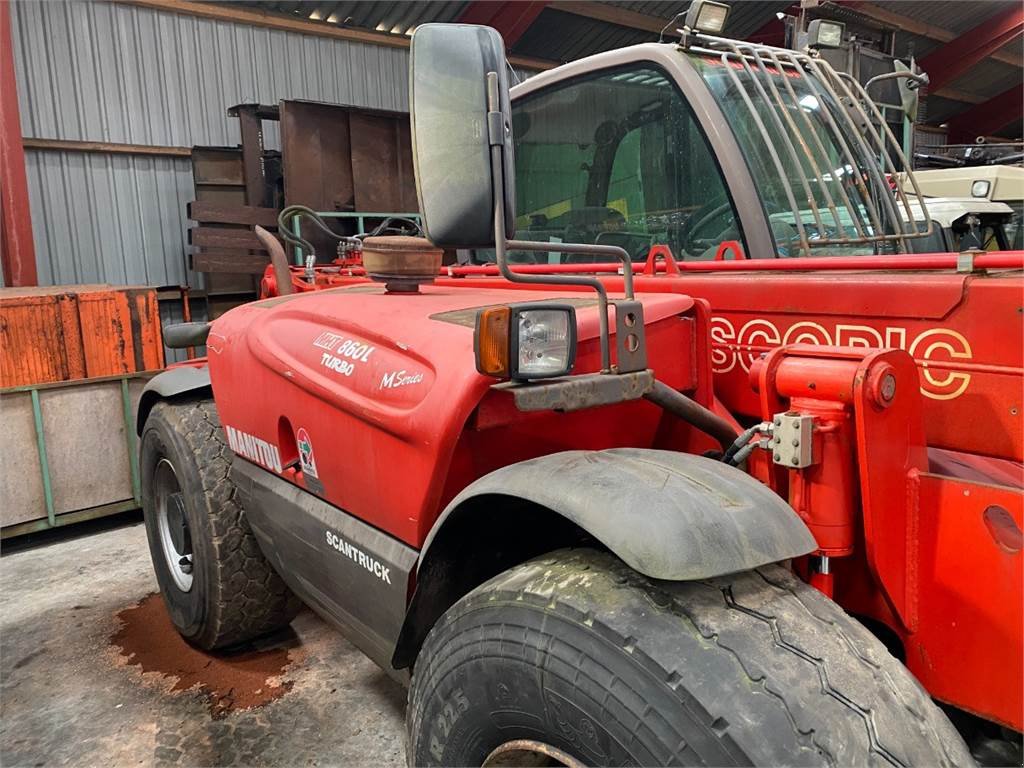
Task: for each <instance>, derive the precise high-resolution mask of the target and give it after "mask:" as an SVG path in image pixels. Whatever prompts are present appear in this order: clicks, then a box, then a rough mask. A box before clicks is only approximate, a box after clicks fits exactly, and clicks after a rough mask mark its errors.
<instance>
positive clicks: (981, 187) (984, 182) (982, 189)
mask: <svg viewBox="0 0 1024 768" xmlns="http://www.w3.org/2000/svg"><path fill="white" fill-rule="evenodd" d="M991 188H992V182H990V181H989V180H988V179H978V180H977V181H976V182H974V183H973V184H971V197H988V191H989V189H991Z"/></svg>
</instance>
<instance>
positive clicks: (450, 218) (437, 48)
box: [409, 24, 516, 248]
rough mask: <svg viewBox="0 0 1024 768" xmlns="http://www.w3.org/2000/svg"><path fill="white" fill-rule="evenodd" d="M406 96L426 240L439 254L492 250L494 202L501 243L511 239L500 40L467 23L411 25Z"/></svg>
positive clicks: (507, 117)
mask: <svg viewBox="0 0 1024 768" xmlns="http://www.w3.org/2000/svg"><path fill="white" fill-rule="evenodd" d="M409 94H410V98H409V101H410V107H409V117H410V121H411V127H412V130H411V134H412V161H413V169H414V171H415V174H416V194H417V196H418V198H419V204H420V214H421V216H422V222H423V229H424V231H425V232H426V235H427V239H428V240H430V241H431V242H432V243H433V244H434V245H435V246H437V247H438V248H487V247H492V246H494V244H495V242H494V240H495V224H494V220H495V217H494V214H495V206H496V205H497V204H498V203H499V202H500V204H501V205H502V206H503V208H504V214H505V215H504V219H505V237H506V238H507V239H511V238H512V237H514V236H515V219H516V210H515V162H514V160H513V156H512V119H511V105H510V101H509V94H508V67H507V65H506V63H505V46H504V43H503V41H502V39H501V35H499V34H498V33H497V31H495V30H493V29H491V28H490V27H481V26H475V25H470V24H423V25H421V26H419V27H417V28H416V31H415V32H414V33H413V36H412V49H411V53H410V66H409ZM495 150H499V151H495ZM496 197H498V198H501V199H500V200H498V199H496Z"/></svg>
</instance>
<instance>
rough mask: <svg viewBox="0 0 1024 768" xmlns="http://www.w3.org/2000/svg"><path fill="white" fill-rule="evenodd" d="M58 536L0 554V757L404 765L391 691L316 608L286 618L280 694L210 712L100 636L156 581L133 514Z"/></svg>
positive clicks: (399, 692)
mask: <svg viewBox="0 0 1024 768" xmlns="http://www.w3.org/2000/svg"><path fill="white" fill-rule="evenodd" d="M58 533H59V534H60V535H58V536H52V535H50V536H47V537H46V538H45V540H44V541H42V542H34V543H32V544H31V545H30V546H25V545H24V544H21V543H18V542H15V543H12V544H11V545H10V546H8V545H6V544H5V546H4V554H3V557H0V764H3V765H5V766H14V765H19V766H21V765H25V766H43V765H68V764H72V765H86V764H88V765H133V766H136V765H165V764H177V765H289V766H294V765H318V764H331V765H339V764H341V765H373V766H387V765H399V764H404V763H405V745H404V715H405V689H404V688H402V687H401V686H399V685H398V684H396V683H394V682H393V681H392V680H391V679H390V678H388V677H387V676H386V675H385V674H384V673H383V672H381V671H380V670H379V669H378V668H377V667H376V666H374V665H373V664H372V663H371V662H370V661H368V660H367V659H366V657H364V656H363V655H362V654H361V653H360V652H359V651H357V650H356V649H355V648H353V647H352V646H351V645H349V643H348V642H346V641H345V640H344V639H343V638H342V637H341V636H340V635H338V634H337V633H336V632H335V631H333V630H332V629H331V628H330V627H329V626H327V625H326V624H324V623H323V622H322V621H321V620H320V619H319V618H318V617H316V616H314V615H313V614H311V613H310V612H308V611H304V612H303V613H302V614H300V615H299V617H298V618H297V619H296V620H295V622H294V623H293V629H294V632H295V635H296V636H297V640H296V639H295V637H292V638H291V639H290V641H289V647H291V646H295V647H297V648H298V649H299V651H300V652H299V653H297V654H295V656H296V657H297V660H296V661H295V662H294V663H292V664H291V666H289V667H288V668H287V670H286V672H285V674H284V678H285V680H289V681H292V683H293V685H292V687H291V690H289V691H288V692H287V693H285V694H284V695H283V696H282V697H281V698H280V699H278V700H276V701H272V702H270V703H269V704H266V705H265V706H264V707H262V708H258V709H251V710H245V711H235V712H231V713H230V714H228V715H227V716H226V717H223V718H222V719H214V718H213V717H212V716H211V714H210V709H209V706H208V703H207V701H206V699H205V697H204V696H203V695H202V693H201V692H200V691H197V690H194V689H193V690H188V691H179V692H174V693H171V692H170V689H171V687H172V683H173V680H171V681H168V680H166V679H161V676H160V675H159V674H157V673H147V674H145V675H143V674H142V672H140V671H139V668H138V667H136V666H131V665H130V664H128V663H126V660H125V658H124V657H123V655H121V653H120V651H119V649H118V648H116V647H112V646H111V645H110V643H109V640H110V637H111V635H112V634H113V633H114V632H115V631H116V630H117V629H118V627H119V624H120V622H119V620H118V619H117V618H116V614H118V612H120V611H122V610H123V609H125V608H128V607H130V606H132V605H134V604H136V603H138V601H140V600H141V599H142V598H144V597H145V596H146V595H148V594H150V593H152V592H154V591H156V589H157V585H156V579H155V577H154V576H153V571H152V568H151V566H150V562H149V550H148V548H147V545H146V534H145V529H144V528H143V526H142V524H141V522H140V521H139V518H138V517H134V518H129V519H128V521H127V522H125V521H124V520H123V519H122V520H121V521H118V522H115V523H113V524H112V523H110V522H105V523H103V524H100V525H93V526H92V527H91V528H89V529H86V532H82V531H75V530H74V529H68V530H66V531H61V532H58Z"/></svg>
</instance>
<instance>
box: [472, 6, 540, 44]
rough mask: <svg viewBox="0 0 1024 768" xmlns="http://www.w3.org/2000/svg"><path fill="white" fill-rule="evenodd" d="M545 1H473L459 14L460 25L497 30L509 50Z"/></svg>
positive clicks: (538, 12)
mask: <svg viewBox="0 0 1024 768" xmlns="http://www.w3.org/2000/svg"><path fill="white" fill-rule="evenodd" d="M547 4H548V2H547V0H507V1H506V2H494V1H493V0H474V1H473V2H471V3H470V4H469V5H468V6H466V8H465V9H464V10H463V11H462V13H461V14H459V18H458V23H460V24H483V25H484V26H487V27H493V28H494V29H496V30H498V33H499V34H500V35H501V37H502V39H503V40H504V41H505V45H506V46H507V47H509V48H511V47H512V46H513V45H515V44H516V42H518V40H519V38H521V37H522V36H523V34H524V33H525V32H526V30H527V29H529V28H530V25H531V24H533V22H534V21H536V20H537V17H538V16H540V12H541V11H543V10H544V8H545V6H547Z"/></svg>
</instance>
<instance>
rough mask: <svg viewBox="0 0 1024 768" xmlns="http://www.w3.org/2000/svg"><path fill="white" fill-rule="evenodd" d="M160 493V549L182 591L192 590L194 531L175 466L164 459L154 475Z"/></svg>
mask: <svg viewBox="0 0 1024 768" xmlns="http://www.w3.org/2000/svg"><path fill="white" fill-rule="evenodd" d="M153 489H154V491H155V496H156V511H157V524H156V527H157V531H158V532H159V534H160V549H161V550H162V551H163V553H164V561H165V562H166V563H167V570H168V571H169V572H170V574H171V578H172V579H173V580H174V585H175V586H176V587H177V588H178V589H180V590H181V591H182V592H188V591H189V590H190V589H192V533H191V531H190V530H189V527H188V515H186V514H185V496H184V494H183V493H182V492H181V486H180V485H179V484H178V475H177V474H176V473H175V471H174V465H173V464H171V462H170V461H169V460H168V459H166V458H163V459H160V462H159V463H158V464H157V465H156V472H155V473H154V475H153Z"/></svg>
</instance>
